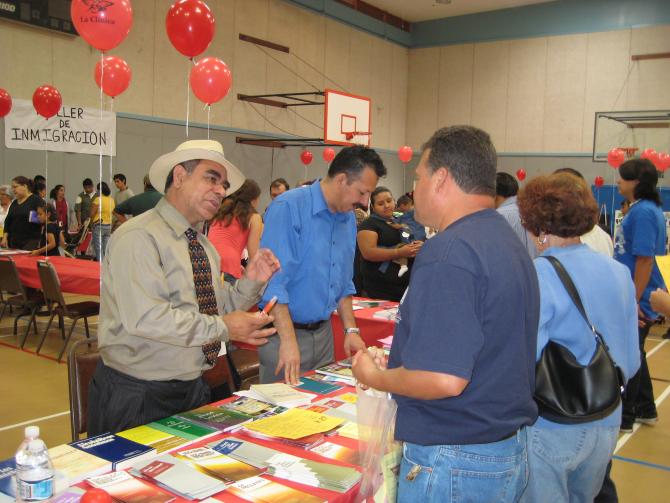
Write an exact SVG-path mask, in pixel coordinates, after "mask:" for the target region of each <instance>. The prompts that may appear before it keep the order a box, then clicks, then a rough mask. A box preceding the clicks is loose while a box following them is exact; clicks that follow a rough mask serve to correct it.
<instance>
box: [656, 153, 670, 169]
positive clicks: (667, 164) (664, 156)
mask: <svg viewBox="0 0 670 503" xmlns="http://www.w3.org/2000/svg"><path fill="white" fill-rule="evenodd" d="M656 167H657V168H658V170H659V171H665V170H666V169H668V168H670V154H668V153H667V152H659V153H658V154H657V164H656Z"/></svg>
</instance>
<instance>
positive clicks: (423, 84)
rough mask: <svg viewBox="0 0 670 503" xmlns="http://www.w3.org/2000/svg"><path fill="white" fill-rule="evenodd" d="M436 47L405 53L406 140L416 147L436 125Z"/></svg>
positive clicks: (438, 74)
mask: <svg viewBox="0 0 670 503" xmlns="http://www.w3.org/2000/svg"><path fill="white" fill-rule="evenodd" d="M439 58H440V48H439V47H435V48H429V49H416V50H412V51H410V53H409V72H408V86H407V89H408V98H407V144H408V145H410V146H411V147H412V148H414V150H418V149H419V147H420V146H421V144H422V143H423V142H424V141H426V139H427V138H428V137H430V135H432V134H433V132H434V131H435V129H437V106H436V104H437V99H438V89H439V85H440V82H439V80H440V71H439V70H440V68H439Z"/></svg>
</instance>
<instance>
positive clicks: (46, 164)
mask: <svg viewBox="0 0 670 503" xmlns="http://www.w3.org/2000/svg"><path fill="white" fill-rule="evenodd" d="M44 185H46V186H47V187H49V149H48V148H47V144H46V142H44ZM56 197H58V196H56ZM44 215H45V217H46V220H45V221H44V256H45V257H46V256H47V253H48V250H47V246H49V233H48V232H47V226H48V225H49V215H47V212H46V208H45V211H44ZM58 235H60V233H59V234H58ZM56 246H58V242H56Z"/></svg>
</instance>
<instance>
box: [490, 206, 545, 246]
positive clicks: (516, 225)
mask: <svg viewBox="0 0 670 503" xmlns="http://www.w3.org/2000/svg"><path fill="white" fill-rule="evenodd" d="M496 211H498V213H500V214H501V215H502V216H503V217H505V220H507V223H508V224H509V225H510V226H511V227H512V230H513V231H514V233H515V234H516V235H517V236H519V239H520V240H521V243H523V246H524V248H526V251H527V252H528V255H530V258H532V259H533V258H535V257H537V248H536V247H535V244H534V243H533V238H532V236H531V235H530V233H529V232H528V231H527V230H526V229H525V227H524V226H523V225H522V224H521V215H519V206H518V205H517V202H516V196H512V197H508V198H507V199H505V200H504V201H503V203H502V204H501V205H500V206H498V209H497V210H496Z"/></svg>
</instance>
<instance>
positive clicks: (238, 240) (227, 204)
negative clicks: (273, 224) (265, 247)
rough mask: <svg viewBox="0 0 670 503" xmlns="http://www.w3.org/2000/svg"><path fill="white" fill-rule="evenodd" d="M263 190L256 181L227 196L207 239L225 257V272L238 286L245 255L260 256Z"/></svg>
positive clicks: (223, 270) (246, 182)
mask: <svg viewBox="0 0 670 503" xmlns="http://www.w3.org/2000/svg"><path fill="white" fill-rule="evenodd" d="M260 196H261V188H260V187H259V186H258V184H257V183H256V182H255V181H253V180H245V182H244V183H243V184H242V186H241V187H240V188H239V189H237V190H236V191H235V192H233V193H232V194H231V195H229V196H228V197H226V198H225V199H224V200H223V202H222V203H221V208H220V209H219V212H218V213H217V214H216V215H215V216H214V218H213V219H212V221H211V222H210V227H209V233H208V234H207V237H208V238H209V240H210V241H211V242H212V244H213V245H214V247H215V248H216V250H217V251H218V252H219V256H220V257H221V272H222V273H224V276H225V278H226V281H228V282H232V283H234V282H235V280H237V279H239V278H240V276H242V253H243V252H244V249H245V248H246V249H247V251H248V253H249V258H251V257H253V256H254V255H256V252H257V251H258V247H259V244H260V241H261V234H262V233H263V219H262V218H261V216H260V215H259V214H258V211H257V208H258V200H259V198H260Z"/></svg>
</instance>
